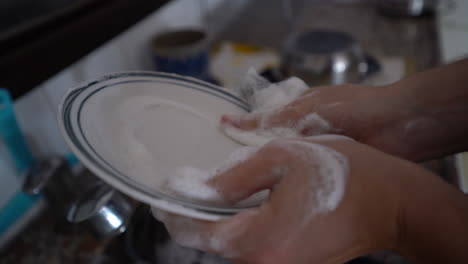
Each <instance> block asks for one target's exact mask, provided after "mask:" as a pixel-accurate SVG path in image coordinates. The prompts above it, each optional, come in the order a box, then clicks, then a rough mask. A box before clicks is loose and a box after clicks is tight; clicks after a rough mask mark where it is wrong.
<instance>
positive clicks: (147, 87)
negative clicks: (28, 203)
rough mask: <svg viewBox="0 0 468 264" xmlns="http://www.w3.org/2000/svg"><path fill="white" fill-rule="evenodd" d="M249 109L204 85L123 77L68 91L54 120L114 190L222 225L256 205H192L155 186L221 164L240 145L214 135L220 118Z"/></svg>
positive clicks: (160, 76)
mask: <svg viewBox="0 0 468 264" xmlns="http://www.w3.org/2000/svg"><path fill="white" fill-rule="evenodd" d="M164 109H165V110H166V111H163V110H164ZM248 110H249V108H248V106H247V104H246V103H245V102H244V101H243V100H241V99H240V98H238V97H237V96H235V95H234V94H232V93H230V92H228V91H226V90H224V89H222V88H221V87H218V86H216V85H212V84H210V83H207V82H203V81H200V80H197V79H194V78H189V77H183V76H179V75H175V74H167V73H160V72H126V73H118V74H113V75H108V76H104V77H102V78H100V79H98V80H95V81H91V82H89V83H87V84H84V85H80V86H78V87H76V88H74V89H72V90H70V91H69V92H68V93H67V94H66V95H65V97H64V99H63V101H62V104H61V105H60V107H59V115H58V119H59V125H60V129H61V131H62V134H63V135H64V137H65V139H66V142H67V143H68V145H69V146H70V148H71V149H72V151H73V152H74V153H75V154H76V156H77V157H78V158H79V159H80V160H81V161H82V162H83V164H84V165H85V166H87V167H88V168H89V169H90V170H91V171H93V172H94V173H95V174H96V175H97V176H98V177H100V178H101V179H102V180H104V181H105V182H107V183H108V184H109V185H111V186H112V187H114V188H116V189H117V190H120V191H122V192H123V193H125V194H127V195H128V196H130V197H132V198H134V199H136V200H139V201H141V202H144V203H146V204H149V205H151V206H153V207H156V208H159V209H162V210H166V211H170V212H174V213H178V214H184V215H188V216H191V217H196V218H201V219H206V220H219V219H221V218H222V217H223V216H224V215H230V214H233V213H237V212H239V211H241V210H243V209H245V208H250V207H252V206H256V205H258V203H259V202H258V201H257V202H256V203H255V204H254V203H252V204H249V205H245V206H239V207H222V206H213V205H210V204H205V203H199V202H197V203H195V202H193V201H192V200H190V199H187V198H183V197H180V196H178V195H174V194H173V193H171V192H168V190H167V189H164V188H160V187H161V185H160V184H159V182H158V181H160V180H161V179H163V178H164V177H167V176H168V175H170V173H171V172H173V171H174V169H175V168H176V167H178V166H192V167H197V168H201V169H208V168H211V167H212V166H214V165H218V164H220V163H221V162H222V161H224V160H225V159H226V158H227V156H228V155H229V154H231V153H232V151H234V150H235V149H237V148H238V147H239V146H240V145H239V143H237V142H234V141H232V140H231V139H229V138H228V137H226V136H224V135H223V134H222V133H221V132H220V131H219V129H218V123H219V119H220V117H221V115H222V114H223V113H232V114H242V113H246V112H247V111H248ZM167 111H169V112H170V113H171V115H168V114H167V113H168V112H167Z"/></svg>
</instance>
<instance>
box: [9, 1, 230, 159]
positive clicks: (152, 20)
mask: <svg viewBox="0 0 468 264" xmlns="http://www.w3.org/2000/svg"><path fill="white" fill-rule="evenodd" d="M223 1H225V0H198V1H195V0H174V1H171V2H170V3H169V4H167V5H166V6H164V7H162V8H160V9H159V10H157V11H156V12H155V13H153V14H152V15H150V16H148V17H146V18H145V19H144V20H142V21H141V22H139V23H138V24H136V25H134V26H133V27H131V28H130V29H128V30H127V31H125V32H123V33H122V34H120V35H119V36H117V37H116V38H114V39H113V40H111V41H110V42H108V43H106V44H105V45H103V46H101V47H99V48H97V49H96V50H95V51H94V52H92V53H90V54H89V55H88V56H86V57H84V58H82V59H81V60H79V61H78V62H76V63H74V64H73V65H71V66H69V67H68V68H66V69H64V70H63V71H62V72H60V73H59V74H57V75H56V76H54V77H52V78H51V79H49V80H48V81H46V82H44V83H43V84H41V85H39V86H38V87H36V88H35V89H34V90H33V91H31V92H29V93H28V94H26V95H25V96H23V97H21V98H19V99H18V100H16V102H15V110H16V114H17V118H18V122H19V124H20V126H21V128H22V130H23V133H24V134H25V135H26V137H27V139H28V142H29V143H30V146H31V149H32V151H33V153H34V155H36V156H48V155H54V154H62V155H63V154H66V153H68V152H69V150H68V148H67V146H66V144H65V142H64V140H63V138H62V136H61V135H60V131H59V129H58V126H57V122H56V114H57V106H58V105H59V103H60V100H61V98H62V96H63V95H64V93H65V92H66V91H67V90H68V89H70V88H71V87H74V86H76V85H77V84H78V83H80V82H84V81H87V80H90V79H93V78H96V77H99V76H101V75H103V74H106V73H110V72H116V71H124V70H152V69H153V68H152V62H151V50H150V47H149V40H150V38H151V37H152V36H153V35H154V34H155V33H157V32H160V31H163V30H167V29H168V28H175V27H184V26H193V27H201V26H203V17H205V16H206V15H207V14H208V13H209V12H212V11H213V10H215V9H216V8H217V7H218V6H219V5H220V4H221V3H222V2H223ZM44 63H47V62H44Z"/></svg>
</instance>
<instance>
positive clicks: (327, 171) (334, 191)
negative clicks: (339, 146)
mask: <svg viewBox="0 0 468 264" xmlns="http://www.w3.org/2000/svg"><path fill="white" fill-rule="evenodd" d="M275 144H280V145H281V147H283V148H284V149H287V150H288V151H289V152H290V153H292V154H293V155H294V156H295V157H296V159H302V160H303V161H304V162H305V164H307V165H308V168H309V169H310V170H309V171H304V173H308V174H309V175H307V176H308V177H309V179H310V181H309V186H310V191H309V192H308V193H309V198H308V199H307V201H304V206H305V207H306V208H305V211H306V212H307V213H306V215H305V219H304V220H305V221H309V220H310V219H311V218H313V217H314V216H316V215H319V214H323V213H327V212H330V211H332V210H334V209H336V208H337V207H338V205H339V204H340V202H341V200H342V199H343V197H344V194H345V189H346V179H347V175H348V173H349V164H348V160H347V158H346V157H345V156H344V155H343V154H341V153H339V152H337V151H335V150H333V149H331V148H328V147H325V146H322V145H319V144H315V143H311V142H307V141H298V140H283V141H278V142H277V143H275Z"/></svg>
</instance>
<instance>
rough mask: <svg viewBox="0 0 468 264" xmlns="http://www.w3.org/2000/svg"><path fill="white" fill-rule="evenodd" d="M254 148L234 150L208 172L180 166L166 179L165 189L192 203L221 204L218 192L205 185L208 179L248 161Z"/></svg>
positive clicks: (255, 149)
mask: <svg viewBox="0 0 468 264" xmlns="http://www.w3.org/2000/svg"><path fill="white" fill-rule="evenodd" d="M257 149H258V148H256V147H240V148H238V149H236V150H234V151H233V152H232V153H231V154H230V155H229V157H228V158H227V159H226V160H224V161H223V162H222V163H221V164H219V166H216V167H214V168H212V169H210V170H203V169H200V168H195V167H190V166H181V167H178V168H176V170H175V171H174V173H173V174H171V175H170V177H168V178H167V183H166V184H165V186H164V187H165V189H166V190H168V191H169V192H171V193H173V194H177V195H178V196H181V197H184V198H188V199H191V200H194V201H205V202H210V203H212V204H222V203H223V201H222V198H221V196H220V195H219V194H218V192H217V191H216V190H215V189H214V188H212V187H211V186H209V185H208V184H207V183H208V181H209V180H210V179H212V178H213V177H215V176H216V175H219V174H221V173H223V172H224V171H227V170H228V169H230V168H232V167H234V166H236V165H238V164H240V163H241V162H243V161H245V160H246V159H248V158H249V157H250V156H251V155H252V154H253V153H255V152H256V151H257Z"/></svg>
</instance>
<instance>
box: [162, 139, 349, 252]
mask: <svg viewBox="0 0 468 264" xmlns="http://www.w3.org/2000/svg"><path fill="white" fill-rule="evenodd" d="M317 138H319V137H317ZM328 138H330V137H328ZM337 138H339V139H342V137H337ZM272 144H275V145H276V147H278V148H281V149H283V150H285V151H287V152H289V153H290V155H293V156H294V159H295V160H296V161H300V164H301V165H299V166H303V167H301V168H302V169H301V172H300V173H301V174H300V175H290V177H303V178H302V179H303V180H304V183H303V184H300V185H298V186H297V188H298V192H295V193H290V194H289V195H291V196H295V195H299V196H296V199H294V200H301V204H300V205H301V206H303V210H301V211H297V212H296V213H297V215H294V216H291V217H297V218H299V220H300V222H301V224H303V225H307V224H309V223H310V221H311V220H312V219H313V218H314V217H316V216H318V215H321V214H324V213H328V212H330V211H333V210H335V209H336V208H337V207H338V206H339V204H340V203H341V201H342V200H343V197H344V195H345V189H346V183H347V177H348V174H349V164H348V160H347V158H346V157H345V156H344V155H342V154H341V153H339V152H337V151H335V150H333V149H331V148H328V147H325V146H322V145H319V144H316V143H312V142H307V141H298V140H295V139H283V140H278V141H275V142H274V143H272ZM285 166H286V167H287V166H288V164H285ZM295 166H297V165H295ZM277 169H278V171H277V172H276V173H278V174H281V175H282V178H283V180H284V181H287V180H288V179H292V178H288V174H289V173H297V171H296V172H294V170H288V169H284V168H283V167H282V165H281V167H277ZM295 181H296V182H297V178H296V180H295ZM279 184H281V182H280V183H279ZM302 195H305V196H302ZM297 198H299V199H297ZM258 214H259V211H258V210H256V209H251V210H245V211H243V212H241V213H239V214H238V215H236V216H235V217H234V218H230V219H229V220H228V221H226V222H225V223H223V224H222V225H217V226H211V228H213V229H210V230H205V229H204V228H205V226H204V225H203V223H202V222H199V221H194V220H192V219H189V218H184V217H175V218H174V217H170V216H169V215H168V214H167V213H165V212H160V213H156V215H155V217H156V218H158V219H159V220H161V221H163V222H165V223H166V224H167V226H168V229H169V231H170V232H171V234H173V237H174V239H175V240H176V241H177V242H178V243H180V244H181V245H184V246H187V247H193V248H197V249H201V250H210V251H213V252H217V253H221V254H222V255H223V256H225V257H229V258H235V257H238V256H239V254H241V252H239V248H234V247H233V246H234V245H237V246H239V245H238V244H235V243H234V244H233V243H232V241H239V239H240V238H242V237H243V236H245V235H246V232H248V230H249V228H248V227H249V225H248V223H250V222H251V219H248V218H251V217H258ZM278 217H281V216H278ZM283 217H284V216H283ZM284 239H287V237H286V238H284ZM241 250H245V248H242V249H241Z"/></svg>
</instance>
